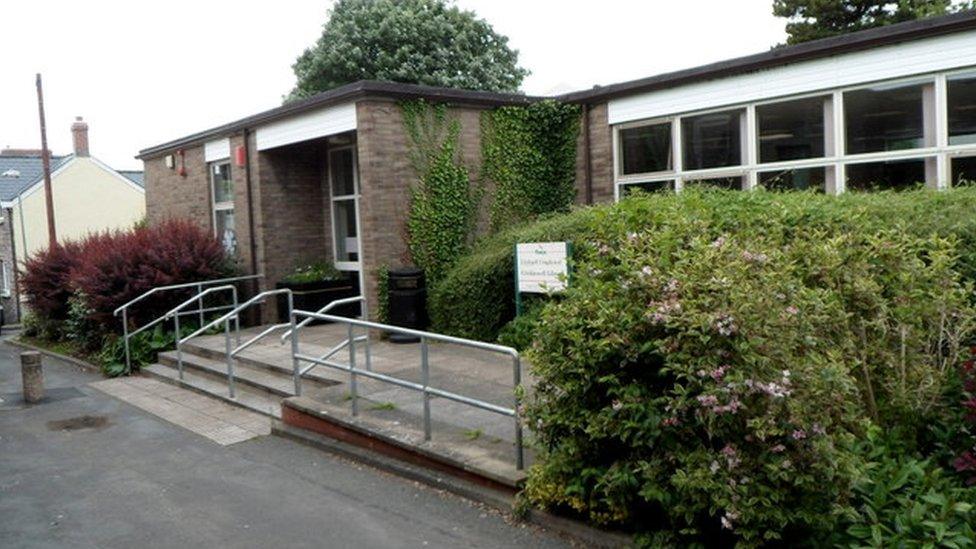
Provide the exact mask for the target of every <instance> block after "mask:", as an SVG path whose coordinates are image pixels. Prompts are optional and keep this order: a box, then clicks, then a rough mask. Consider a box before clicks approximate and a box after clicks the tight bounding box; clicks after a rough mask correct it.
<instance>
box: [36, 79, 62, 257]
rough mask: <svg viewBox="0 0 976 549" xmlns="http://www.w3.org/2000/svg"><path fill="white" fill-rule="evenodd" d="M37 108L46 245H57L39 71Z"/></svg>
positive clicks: (49, 157) (42, 93)
mask: <svg viewBox="0 0 976 549" xmlns="http://www.w3.org/2000/svg"><path fill="white" fill-rule="evenodd" d="M37 110H38V113H39V114H40V117H41V163H42V164H43V166H44V198H45V202H46V206H47V237H48V247H50V248H55V247H57V245H58V233H57V232H56V231H55V228H54V191H53V190H52V188H51V151H49V150H47V126H46V124H45V122H44V91H43V90H42V88H41V73H37Z"/></svg>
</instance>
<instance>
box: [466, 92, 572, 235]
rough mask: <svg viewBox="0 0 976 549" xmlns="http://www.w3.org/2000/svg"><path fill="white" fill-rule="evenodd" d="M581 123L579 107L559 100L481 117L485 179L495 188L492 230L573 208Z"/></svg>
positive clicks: (490, 113) (498, 111)
mask: <svg viewBox="0 0 976 549" xmlns="http://www.w3.org/2000/svg"><path fill="white" fill-rule="evenodd" d="M579 123H580V111H579V107H578V106H576V105H567V104H564V103H559V102H557V101H542V102H539V103H534V104H532V105H528V106H524V107H523V106H519V107H502V108H499V109H495V110H492V111H485V112H484V114H482V118H481V147H482V160H483V170H484V176H485V178H487V179H488V180H490V181H492V182H493V183H494V185H495V194H494V200H493V201H492V204H491V227H492V230H497V229H501V228H504V227H508V226H510V225H512V224H514V223H519V222H522V221H525V220H528V219H533V218H535V217H537V216H538V215H539V214H543V213H549V212H559V211H565V210H568V209H569V206H570V205H571V204H572V203H573V199H574V198H575V196H576V191H575V187H574V182H575V177H576V138H577V135H578V134H579Z"/></svg>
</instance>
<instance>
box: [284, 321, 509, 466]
mask: <svg viewBox="0 0 976 549" xmlns="http://www.w3.org/2000/svg"><path fill="white" fill-rule="evenodd" d="M291 315H292V316H291V324H292V326H294V328H292V330H291V336H292V337H291V349H292V364H293V366H294V368H295V370H294V378H295V383H296V385H295V388H296V394H300V393H301V379H302V376H303V375H304V374H305V373H307V372H308V371H309V370H311V369H312V368H314V367H315V366H326V367H328V368H332V369H335V370H339V371H342V372H346V373H348V374H349V394H350V397H351V398H350V400H351V403H352V415H353V416H356V415H358V414H359V408H358V403H357V400H358V398H359V396H358V392H357V377H358V376H363V377H366V378H370V379H375V380H377V381H382V382H385V383H390V384H392V385H396V386H398V387H403V388H405V389H409V390H412V391H416V392H419V393H421V394H422V395H423V397H422V398H423V422H424V440H426V441H429V440H430V439H431V429H432V426H431V416H430V398H431V396H435V397H440V398H444V399H447V400H451V401H454V402H459V403H461V404H466V405H468V406H472V407H475V408H479V409H481V410H486V411H488V412H493V413H496V414H500V415H503V416H507V417H511V418H513V419H514V420H515V467H516V469H518V470H522V469H523V468H524V466H525V455H524V449H523V446H522V423H521V418H520V417H519V403H518V401H519V397H518V387H519V386H520V385H521V384H522V359H521V357H520V355H519V352H518V351H517V350H515V349H513V348H511V347H506V346H504V345H496V344H493V343H484V342H481V341H474V340H471V339H463V338H459V337H453V336H447V335H442V334H436V333H432V332H424V331H420V330H412V329H409V328H401V327H399V326H390V325H387V324H380V323H377V322H369V321H366V320H358V319H354V318H347V317H342V316H335V315H327V314H321V313H314V312H311V311H292V313H291ZM298 317H304V318H305V319H306V320H307V319H319V320H325V321H329V322H336V323H340V324H346V325H347V327H348V338H347V340H346V341H347V347H348V349H349V364H348V365H345V364H340V363H338V362H335V361H332V360H329V358H330V357H331V356H332V355H334V354H335V353H337V352H338V349H334V350H330V352H329V353H327V358H321V357H314V356H311V355H306V354H302V353H300V352H299V336H300V332H298V324H299V323H298V322H296V319H297V318H298ZM355 327H360V328H366V329H375V330H382V331H385V332H395V333H400V334H404V335H408V336H413V337H418V338H420V377H421V381H420V383H416V382H413V381H408V380H405V379H401V378H398V377H394V376H390V375H386V374H381V373H379V372H373V371H371V370H366V369H360V368H357V367H356V337H355V334H354V331H353V329H354V328H355ZM430 341H440V342H443V343H450V344H454V345H460V346H463V347H470V348H474V349H481V350H484V351H490V352H493V353H498V354H503V355H507V356H509V357H511V359H512V383H513V390H512V395H513V397H514V398H515V406H514V407H512V408H507V407H505V406H499V405H497V404H493V403H491V402H487V401H484V400H480V399H476V398H472V397H468V396H464V395H461V394H458V393H454V392H451V391H446V390H444V389H439V388H437V387H431V386H430V359H429V342H430ZM366 344H367V348H368V346H369V341H368V340H367V343H366ZM340 349H341V347H340ZM367 356H368V355H367ZM301 361H305V362H308V363H310V366H309V367H306V368H301V367H300V366H299V364H300V362H301Z"/></svg>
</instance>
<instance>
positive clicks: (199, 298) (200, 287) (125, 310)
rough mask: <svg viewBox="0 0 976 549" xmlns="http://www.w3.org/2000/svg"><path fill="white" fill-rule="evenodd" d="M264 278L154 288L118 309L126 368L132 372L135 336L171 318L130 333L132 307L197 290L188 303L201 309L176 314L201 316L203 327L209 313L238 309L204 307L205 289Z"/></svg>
mask: <svg viewBox="0 0 976 549" xmlns="http://www.w3.org/2000/svg"><path fill="white" fill-rule="evenodd" d="M263 276H264V275H261V274H256V275H245V276H235V277H230V278H217V279H213V280H201V281H197V282H186V283H183V284H171V285H169V286H157V287H155V288H152V289H150V290H148V291H146V292H144V293H143V294H141V295H140V296H138V297H136V298H135V299H132V300H131V301H129V302H128V303H126V304H124V305H122V306H120V307H118V308H117V309H115V311H114V312H113V313H112V314H113V315H114V316H119V315H120V314H121V315H122V339H123V344H124V346H125V367H126V370H131V367H132V359H131V356H130V350H129V340H130V339H131V338H132V337H133V336H135V335H136V334H138V333H140V332H143V331H145V330H146V329H148V328H150V327H152V326H155V325H156V324H159V323H160V322H162V321H163V320H166V319H167V318H169V316H168V313H167V315H163V316H161V317H159V318H156V319H155V320H153V321H152V322H150V323H148V324H146V325H144V326H141V327H139V328H137V329H136V330H135V331H133V332H131V333H130V332H129V308H130V307H132V306H133V305H135V304H136V303H139V302H140V301H143V300H145V299H146V298H148V297H150V296H153V295H156V294H160V293H163V292H170V291H174V290H183V289H187V288H196V290H197V294H196V295H195V296H194V297H193V298H191V299H190V300H188V302H189V303H193V302H196V303H197V304H198V305H199V307H198V308H197V309H195V310H192V311H184V310H180V311H179V312H177V313H175V314H176V315H177V317H176V318H178V317H179V316H180V315H183V316H187V315H197V316H199V322H200V325H201V326H202V325H203V323H204V320H205V317H206V314H207V313H213V312H217V311H223V310H227V309H232V308H236V307H237V304H236V303H234V304H232V305H219V306H216V307H210V308H207V307H204V303H203V298H204V297H205V296H206V294H205V293H204V288H208V287H211V286H216V285H227V284H228V283H231V282H243V281H246V280H256V279H258V278H262V277H263ZM184 303H186V302H184ZM176 333H177V337H179V330H177V332H176Z"/></svg>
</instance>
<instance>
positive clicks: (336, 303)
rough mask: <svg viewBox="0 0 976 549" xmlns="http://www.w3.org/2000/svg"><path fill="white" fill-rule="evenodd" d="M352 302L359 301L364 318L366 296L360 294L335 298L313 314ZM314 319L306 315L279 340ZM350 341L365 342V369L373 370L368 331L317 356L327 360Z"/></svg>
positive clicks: (299, 389) (297, 391) (299, 390)
mask: <svg viewBox="0 0 976 549" xmlns="http://www.w3.org/2000/svg"><path fill="white" fill-rule="evenodd" d="M352 303H361V304H362V306H363V309H362V311H361V313H362V314H361V318H366V298H365V297H363V296H361V295H360V296H356V297H346V298H342V299H336V300H335V301H332V302H331V303H329V304H328V305H326V306H325V307H322V308H321V309H319V310H318V311H315V314H319V315H323V314H325V313H327V312H329V311H331V310H332V309H334V308H335V307H339V306H341V305H350V304H352ZM314 320H315V318H313V317H307V318H305V320H302V321H301V322H299V323H297V324H296V325H295V327H294V328H291V329H289V330H288V331H286V332H285V333H283V334H281V342H282V343H284V342H285V341H286V340H287V339H289V338H290V337H291V336H292V334H294V333H295V332H297V331H298V330H301V329H302V328H304V327H305V326H308V325H309V324H311V323H312V322H313V321H314ZM290 324H291V323H288V324H281V325H280V326H282V327H284V326H289V325H290ZM350 341H352V342H354V343H355V342H365V343H366V347H365V350H366V369H367V370H370V371H372V370H373V360H372V353H371V352H370V346H369V331H367V332H366V334H365V335H361V336H356V337H354V338H352V339H345V340H343V341H341V342H340V343H339V344H338V345H336V346H335V347H332V348H331V349H329V350H328V351H326V353H325V354H323V355H322V356H320V357H319V360H327V359H329V358H331V357H332V356H333V355H335V354H336V353H338V352H339V351H341V350H343V349H345V348H346V346H348V345H349V342H350ZM315 366H316V365H315V364H309V365H308V366H306V367H305V368H304V369H302V370H299V378H300V377H301V376H303V375H305V374H306V373H307V372H308V371H309V370H311V369H312V368H314V367H315ZM295 394H296V395H301V394H302V387H301V384H300V383H299V384H296V385H295Z"/></svg>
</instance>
